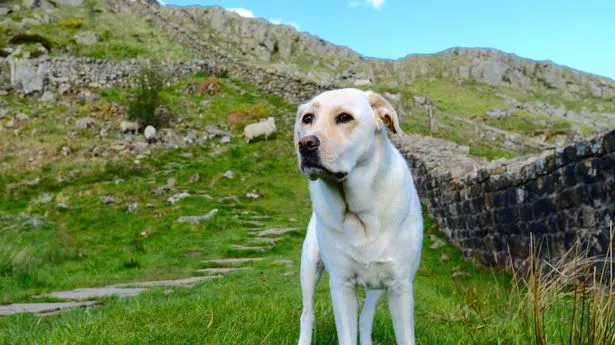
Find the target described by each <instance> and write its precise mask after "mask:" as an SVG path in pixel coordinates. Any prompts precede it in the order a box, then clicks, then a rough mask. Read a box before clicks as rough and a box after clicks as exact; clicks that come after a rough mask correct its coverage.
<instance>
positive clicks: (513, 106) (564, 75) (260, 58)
mask: <svg viewBox="0 0 615 345" xmlns="http://www.w3.org/2000/svg"><path fill="white" fill-rule="evenodd" d="M107 3H109V4H111V5H112V6H113V5H115V6H119V5H118V2H117V1H114V0H107ZM146 7H147V10H145V9H144V7H143V6H139V5H138V4H133V5H131V6H125V5H122V6H121V8H122V10H123V11H128V12H130V11H132V12H136V13H140V14H146V15H152V14H151V12H154V13H155V15H156V16H158V17H160V18H163V19H164V22H166V23H168V25H171V26H177V28H178V29H179V30H180V31H181V32H183V33H186V34H189V35H191V37H192V38H194V39H197V40H199V41H201V42H202V43H205V44H206V45H209V46H212V47H215V48H217V49H219V50H220V51H221V52H223V53H224V54H227V55H228V56H230V57H234V58H237V59H240V60H242V61H248V62H251V63H254V64H257V65H261V66H266V67H267V68H272V69H275V70H276V71H278V72H280V73H285V74H289V75H296V74H297V73H300V74H302V76H304V77H306V78H307V79H309V80H314V81H316V82H320V83H323V84H325V85H331V84H334V85H355V86H363V87H372V88H377V89H378V88H380V89H381V91H390V93H391V94H396V93H397V94H399V96H400V98H401V99H403V102H401V103H402V104H400V107H402V108H404V109H403V110H405V112H407V113H415V112H421V111H422V108H421V104H420V102H415V101H414V96H419V98H420V97H423V96H425V97H427V98H433V99H434V103H435V104H434V106H435V108H436V109H439V110H441V111H443V112H444V113H448V112H449V111H448V110H451V103H456V104H457V105H459V104H460V103H461V107H452V108H453V109H454V108H459V109H454V110H455V111H454V112H451V115H457V116H461V117H463V118H470V119H472V120H473V121H475V122H477V123H478V124H479V125H488V126H491V127H496V128H499V129H503V130H509V131H512V132H517V133H521V134H522V135H526V136H528V135H529V136H538V137H540V136H542V138H540V139H542V140H547V141H550V140H551V142H553V143H558V142H559V143H560V144H562V143H563V142H565V141H566V140H567V137H570V138H572V137H575V136H576V137H583V136H587V135H591V134H597V133H600V132H604V131H606V130H608V129H609V128H612V127H613V125H614V124H615V82H614V81H613V80H610V79H608V78H604V77H599V76H595V75H591V74H588V73H583V72H580V71H577V70H574V69H571V68H568V67H564V66H559V65H556V64H554V63H552V62H550V61H533V60H530V59H525V58H521V57H518V56H516V55H513V54H507V53H503V52H500V51H497V50H494V49H473V48H451V49H449V50H446V51H444V52H441V53H437V54H431V55H409V56H407V57H405V58H403V59H399V60H395V61H393V60H383V59H375V58H368V57H364V56H361V55H360V54H357V53H356V52H354V51H352V50H350V49H348V48H346V47H341V46H337V45H334V44H331V43H329V42H326V41H325V40H323V39H321V38H319V37H316V36H313V35H310V34H308V33H303V32H298V31H297V30H295V28H293V27H291V26H287V25H275V24H272V23H270V22H268V21H266V20H264V19H258V18H243V17H241V16H239V15H237V14H236V13H234V12H230V11H225V10H224V9H222V8H220V7H200V6H190V7H176V6H165V7H160V6H155V5H147V6H146ZM148 11H149V12H150V13H149V14H148ZM152 23H153V24H154V26H156V25H155V21H154V22H152ZM160 29H161V30H165V28H164V27H163V28H160ZM165 31H166V30H165ZM188 49H189V48H188ZM433 82H437V83H440V84H450V85H441V87H440V90H442V89H443V88H445V86H446V87H449V86H450V87H452V88H453V89H457V88H462V89H464V90H463V92H458V93H460V94H463V93H469V95H467V98H464V99H451V97H450V96H446V97H443V96H444V95H443V94H442V93H440V92H437V90H430V89H429V84H430V83H433ZM417 85H418V86H419V87H418V88H417V87H415V86H417ZM481 85H482V86H481ZM423 86H425V87H423ZM477 86H478V87H477ZM483 86H484V87H483ZM453 91H454V92H455V91H456V90H453ZM485 98H487V99H490V103H491V104H489V106H491V108H489V107H487V108H484V107H479V108H474V107H467V106H464V104H477V103H481V99H483V100H484V99H485ZM417 103H418V104H417ZM446 115H447V114H444V116H446ZM502 118H509V119H504V121H501V120H502ZM449 119H450V118H449ZM493 120H500V121H493ZM485 122H486V123H485ZM511 122H514V123H511ZM527 127H534V128H536V129H537V130H536V131H533V132H532V131H530V130H527ZM549 127H551V128H553V127H557V128H562V127H566V129H565V130H564V131H559V130H556V131H554V132H553V133H550V132H549V130H548V128H549ZM558 132H561V133H558ZM441 136H444V137H447V136H449V134H445V135H441ZM558 137H559V138H558Z"/></svg>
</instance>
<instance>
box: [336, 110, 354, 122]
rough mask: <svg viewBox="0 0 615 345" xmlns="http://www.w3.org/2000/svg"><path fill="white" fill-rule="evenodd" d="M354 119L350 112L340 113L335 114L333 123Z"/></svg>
mask: <svg viewBox="0 0 615 345" xmlns="http://www.w3.org/2000/svg"><path fill="white" fill-rule="evenodd" d="M352 120H354V117H352V116H351V115H350V114H346V113H341V114H339V115H337V116H336V117H335V123H338V124H339V123H348V122H350V121H352Z"/></svg>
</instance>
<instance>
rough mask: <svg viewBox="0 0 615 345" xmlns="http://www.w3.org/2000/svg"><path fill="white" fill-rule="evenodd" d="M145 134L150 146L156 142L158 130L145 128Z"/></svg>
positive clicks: (149, 127) (151, 127)
mask: <svg viewBox="0 0 615 345" xmlns="http://www.w3.org/2000/svg"><path fill="white" fill-rule="evenodd" d="M143 134H145V139H147V143H148V144H153V143H155V142H156V128H154V126H147V127H145V130H144V131H143Z"/></svg>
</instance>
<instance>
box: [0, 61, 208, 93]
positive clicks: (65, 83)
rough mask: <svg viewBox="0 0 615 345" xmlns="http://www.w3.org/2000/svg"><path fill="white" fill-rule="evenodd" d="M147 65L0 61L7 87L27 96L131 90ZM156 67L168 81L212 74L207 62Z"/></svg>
mask: <svg viewBox="0 0 615 345" xmlns="http://www.w3.org/2000/svg"><path fill="white" fill-rule="evenodd" d="M149 64H151V62H150V61H148V60H142V59H132V60H125V61H119V62H115V61H107V60H99V59H94V58H78V57H70V56H60V57H49V56H43V57H40V58H36V59H14V58H7V59H0V66H2V69H5V68H6V70H7V73H6V74H7V75H10V78H9V79H10V80H9V83H10V84H12V85H13V86H15V87H18V88H20V89H22V90H23V91H24V92H25V93H26V94H30V93H33V92H42V91H47V90H50V91H52V92H55V91H56V90H62V89H64V90H68V89H70V88H73V87H97V88H107V87H113V86H130V85H132V84H133V83H134V82H135V81H136V78H137V76H138V75H139V72H140V71H141V70H142V69H143V68H144V67H146V66H147V65H149ZM157 67H158V68H160V69H161V70H162V71H163V72H164V73H165V74H167V75H168V76H169V77H170V79H171V80H177V79H179V78H181V77H183V76H186V75H189V74H193V73H197V72H207V73H211V72H212V69H211V65H210V64H209V63H208V62H207V61H165V62H161V63H160V64H159V65H157ZM5 77H7V76H6V75H5Z"/></svg>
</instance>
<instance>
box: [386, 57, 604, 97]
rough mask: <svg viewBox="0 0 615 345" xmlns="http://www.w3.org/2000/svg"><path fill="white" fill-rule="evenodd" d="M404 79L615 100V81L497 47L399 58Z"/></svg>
mask: <svg viewBox="0 0 615 345" xmlns="http://www.w3.org/2000/svg"><path fill="white" fill-rule="evenodd" d="M394 64H396V65H398V66H397V67H396V68H395V70H396V71H399V72H400V73H401V75H400V79H401V80H402V81H404V82H410V81H412V80H415V79H417V78H433V77H441V78H449V79H454V80H460V81H475V82H480V83H485V84H489V85H494V86H509V87H516V88H521V89H532V88H544V89H548V90H557V91H559V92H561V93H562V96H563V97H565V98H567V99H569V100H578V99H580V98H581V97H594V98H599V99H606V100H613V99H615V81H613V80H611V79H608V78H604V77H599V76H596V75H592V74H589V73H584V72H581V71H577V70H574V69H572V68H568V67H564V66H560V65H557V64H555V63H553V62H551V61H534V60H530V59H525V58H521V57H519V56H517V55H514V54H507V53H504V52H501V51H498V50H496V49H483V48H452V49H448V50H445V51H444V52H442V53H438V54H433V55H409V56H408V57H406V58H404V59H401V60H398V61H395V62H394Z"/></svg>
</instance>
